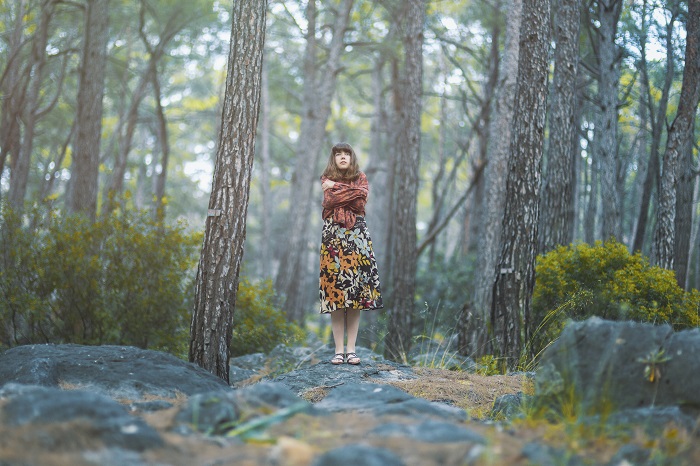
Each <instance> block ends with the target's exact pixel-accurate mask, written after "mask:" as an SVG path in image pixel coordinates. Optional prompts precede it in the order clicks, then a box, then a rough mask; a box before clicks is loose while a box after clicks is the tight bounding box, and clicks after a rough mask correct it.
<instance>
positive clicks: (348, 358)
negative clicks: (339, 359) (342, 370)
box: [345, 353, 362, 366]
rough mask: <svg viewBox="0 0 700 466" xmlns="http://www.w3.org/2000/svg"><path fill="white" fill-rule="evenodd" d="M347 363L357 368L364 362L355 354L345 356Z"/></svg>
mask: <svg viewBox="0 0 700 466" xmlns="http://www.w3.org/2000/svg"><path fill="white" fill-rule="evenodd" d="M345 361H346V362H347V363H348V364H351V365H353V366H357V365H358V364H360V363H361V362H362V361H361V360H360V358H359V356H357V354H355V353H347V354H346V355H345Z"/></svg>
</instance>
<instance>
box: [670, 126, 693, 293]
mask: <svg viewBox="0 0 700 466" xmlns="http://www.w3.org/2000/svg"><path fill="white" fill-rule="evenodd" d="M694 127H695V122H694V121H693V123H691V128H694ZM692 140H693V137H692V136H691V138H690V141H688V142H690V143H691V144H688V145H687V146H686V147H685V148H684V149H683V156H682V160H681V166H680V171H679V180H678V195H677V196H676V225H675V228H676V244H675V247H676V249H675V251H674V257H675V258H676V260H675V268H676V278H677V279H678V285H679V286H680V287H681V288H685V289H686V290H687V289H689V287H688V279H687V278H688V266H689V264H690V257H691V254H692V251H691V249H690V244H691V242H690V237H691V233H692V224H693V194H694V193H693V191H694V190H695V178H696V175H695V173H693V144H692Z"/></svg>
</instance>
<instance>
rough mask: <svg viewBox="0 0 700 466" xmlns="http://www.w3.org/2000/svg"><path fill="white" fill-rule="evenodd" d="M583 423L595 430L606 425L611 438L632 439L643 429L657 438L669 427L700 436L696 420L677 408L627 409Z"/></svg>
mask: <svg viewBox="0 0 700 466" xmlns="http://www.w3.org/2000/svg"><path fill="white" fill-rule="evenodd" d="M603 419H604V420H603ZM583 422H584V423H585V424H587V425H590V426H591V427H593V428H595V427H600V426H601V425H604V426H605V429H606V430H607V431H608V435H609V436H611V437H622V438H625V437H630V436H633V435H634V433H635V432H636V431H637V430H638V429H640V428H641V429H642V430H643V432H645V433H646V434H647V435H648V436H649V437H652V438H655V437H659V436H661V435H662V434H663V433H664V430H666V429H667V428H668V427H675V428H678V429H683V430H685V431H687V432H692V433H695V435H698V434H700V433H697V432H695V431H696V420H695V418H694V417H692V416H689V415H688V414H685V413H683V411H681V410H680V409H679V408H678V407H677V406H661V407H652V408H627V409H623V410H620V411H614V412H612V413H610V414H609V415H606V416H605V417H604V418H603V417H602V416H600V415H595V416H587V417H585V418H583Z"/></svg>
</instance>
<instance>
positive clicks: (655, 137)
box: [632, 2, 679, 251]
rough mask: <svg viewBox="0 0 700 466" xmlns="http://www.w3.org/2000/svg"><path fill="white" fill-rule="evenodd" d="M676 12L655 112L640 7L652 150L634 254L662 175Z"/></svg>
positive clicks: (676, 10)
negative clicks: (663, 139)
mask: <svg viewBox="0 0 700 466" xmlns="http://www.w3.org/2000/svg"><path fill="white" fill-rule="evenodd" d="M678 13H679V8H678V5H677V4H676V5H675V6H674V9H673V10H672V11H671V17H670V19H669V22H668V24H667V25H666V73H665V79H664V86H663V89H662V90H661V97H660V98H659V103H658V107H657V109H656V112H654V100H655V98H654V97H653V96H652V93H651V83H650V79H649V65H648V63H647V59H646V54H647V52H646V46H647V35H648V32H647V23H646V2H645V3H644V5H643V14H642V21H643V23H642V32H641V38H640V42H641V44H640V49H641V57H640V64H641V66H640V73H641V78H642V87H643V89H644V91H645V97H646V102H647V111H648V112H649V118H650V120H651V150H650V152H649V162H648V163H647V172H646V176H645V177H644V184H643V188H642V196H641V200H640V209H639V217H638V218H637V226H636V228H635V234H634V242H633V243H632V250H633V251H643V250H644V241H645V238H646V236H647V223H648V219H649V204H650V202H651V198H652V194H653V192H654V187H655V185H656V183H657V180H658V178H659V175H660V172H661V166H660V162H659V159H660V153H659V152H660V150H659V148H660V147H661V137H662V135H663V132H664V130H665V129H666V124H667V122H666V114H667V109H668V98H669V95H670V92H671V85H672V84H673V76H674V68H675V66H674V52H673V29H674V25H675V19H676V17H677V16H678Z"/></svg>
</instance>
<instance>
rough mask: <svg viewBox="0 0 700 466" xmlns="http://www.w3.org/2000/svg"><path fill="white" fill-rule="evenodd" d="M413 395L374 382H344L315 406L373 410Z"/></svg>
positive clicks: (345, 409) (334, 408)
mask: <svg viewBox="0 0 700 466" xmlns="http://www.w3.org/2000/svg"><path fill="white" fill-rule="evenodd" d="M412 398H413V397H412V396H411V395H409V394H408V393H406V392H403V391H401V390H399V389H398V388H395V387H392V386H391V385H382V384H375V383H357V382H355V383H345V384H343V385H341V386H339V387H338V388H336V389H335V390H333V391H331V392H330V393H329V394H328V396H326V397H325V398H324V399H323V400H321V401H320V402H318V403H316V407H317V408H320V409H325V410H328V411H333V412H335V411H375V410H378V409H381V408H386V407H387V406H390V405H393V404H397V403H401V402H403V401H407V400H410V399H412Z"/></svg>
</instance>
